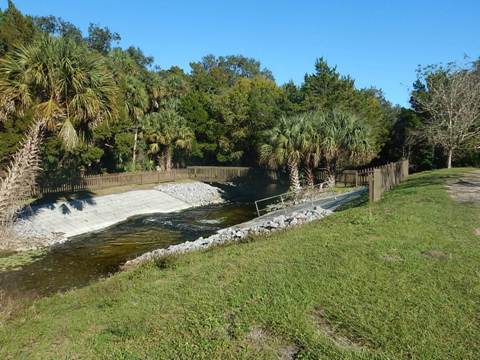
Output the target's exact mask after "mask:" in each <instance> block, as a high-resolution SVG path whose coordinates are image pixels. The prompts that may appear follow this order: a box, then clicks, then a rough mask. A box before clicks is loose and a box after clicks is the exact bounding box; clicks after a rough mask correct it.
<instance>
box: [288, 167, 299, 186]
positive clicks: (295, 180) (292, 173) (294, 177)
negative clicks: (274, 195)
mask: <svg viewBox="0 0 480 360" xmlns="http://www.w3.org/2000/svg"><path fill="white" fill-rule="evenodd" d="M287 168H288V176H289V178H290V189H291V190H292V191H295V192H297V191H299V190H300V177H299V175H298V163H297V162H296V161H291V162H289V163H288V164H287Z"/></svg>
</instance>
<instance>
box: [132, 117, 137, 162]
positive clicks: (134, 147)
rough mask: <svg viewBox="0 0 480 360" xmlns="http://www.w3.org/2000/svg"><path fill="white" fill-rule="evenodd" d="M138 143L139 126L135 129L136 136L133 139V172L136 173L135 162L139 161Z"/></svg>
mask: <svg viewBox="0 0 480 360" xmlns="http://www.w3.org/2000/svg"><path fill="white" fill-rule="evenodd" d="M137 142H138V126H136V127H135V135H134V137H133V157H132V168H133V171H135V169H136V166H135V162H136V160H137Z"/></svg>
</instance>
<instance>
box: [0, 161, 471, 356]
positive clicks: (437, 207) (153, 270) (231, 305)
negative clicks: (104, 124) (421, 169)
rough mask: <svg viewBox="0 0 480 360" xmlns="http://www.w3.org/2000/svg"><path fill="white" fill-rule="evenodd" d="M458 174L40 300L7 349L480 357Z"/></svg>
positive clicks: (13, 330)
mask: <svg viewBox="0 0 480 360" xmlns="http://www.w3.org/2000/svg"><path fill="white" fill-rule="evenodd" d="M458 173H459V171H458V170H457V171H437V172H427V173H422V174H418V175H415V176H412V177H411V178H410V180H409V181H408V182H406V183H404V184H403V185H401V186H399V187H398V188H396V189H395V190H392V191H391V192H389V193H387V194H385V196H384V199H383V200H382V201H380V202H379V203H376V204H374V205H367V204H363V205H362V204H360V205H359V206H357V207H349V208H348V207H347V208H345V209H343V210H342V211H340V212H339V213H338V214H336V215H334V216H331V217H329V218H326V219H324V220H321V221H317V222H314V223H310V224H308V225H305V226H303V227H301V228H296V229H293V230H289V231H284V232H280V233H276V234H272V235H270V236H266V237H262V238H257V239H254V241H250V242H245V243H241V244H236V245H231V246H224V247H218V248H215V249H211V250H209V251H207V252H203V253H194V254H189V255H185V256H180V257H175V258H170V259H168V261H157V263H156V264H155V263H150V264H146V265H145V266H142V267H140V268H138V269H135V270H133V271H128V272H124V273H120V274H117V275H115V276H113V277H111V278H109V279H106V280H102V281H99V282H97V283H95V284H92V285H91V286H88V287H86V288H83V289H79V290H74V291H70V292H68V293H66V294H58V295H55V296H52V297H50V298H46V299H42V300H40V301H37V302H35V303H34V304H33V305H32V306H31V307H29V308H28V309H25V310H22V311H20V313H18V314H17V315H16V316H15V318H13V319H11V320H8V321H7V322H6V323H4V324H3V325H2V326H1V327H0V358H2V359H9V358H12V359H13V358H15V359H17V358H28V359H48V358H53V359H58V358H68V359H70V358H118V359H145V358H165V359H173V358H180V359H193V358H205V359H228V358H278V356H279V354H281V353H286V352H287V349H290V352H291V353H296V358H298V359H316V358H325V359H349V358H351V359H403V358H406V359H412V358H415V359H453V358H456V359H478V358H480V336H479V334H480V270H479V269H480V239H479V237H477V236H476V235H475V234H474V229H475V228H476V227H479V219H480V217H479V215H480V207H477V206H475V205H471V204H457V203H454V202H452V201H451V200H450V199H449V198H448V196H447V194H446V192H445V190H444V181H445V179H447V178H449V177H451V176H456V175H458ZM432 250H436V251H439V252H440V251H441V252H442V256H440V257H431V256H427V255H425V254H426V253H428V252H429V251H432Z"/></svg>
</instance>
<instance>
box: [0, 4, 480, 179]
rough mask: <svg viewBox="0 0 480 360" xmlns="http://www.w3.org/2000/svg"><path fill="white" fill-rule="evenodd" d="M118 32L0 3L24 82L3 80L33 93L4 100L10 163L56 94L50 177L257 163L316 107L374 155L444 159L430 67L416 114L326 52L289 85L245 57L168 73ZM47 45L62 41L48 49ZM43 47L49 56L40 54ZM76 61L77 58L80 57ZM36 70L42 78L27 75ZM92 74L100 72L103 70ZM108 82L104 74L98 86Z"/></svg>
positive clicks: (3, 130)
mask: <svg viewBox="0 0 480 360" xmlns="http://www.w3.org/2000/svg"><path fill="white" fill-rule="evenodd" d="M42 39H43V40H42ZM120 39H121V38H120V35H119V34H118V33H116V32H115V31H112V30H110V29H109V28H107V27H103V26H101V25H97V24H93V23H92V24H90V26H89V28H88V32H87V34H83V33H82V32H81V30H80V29H79V28H78V27H77V26H75V25H74V24H72V23H70V22H68V21H66V20H63V19H61V18H59V17H55V16H52V15H49V16H38V17H30V16H25V15H23V14H22V13H21V12H20V11H19V10H18V9H17V8H16V7H15V5H14V4H13V3H12V1H9V2H8V6H7V8H6V9H4V10H0V67H2V66H3V68H5V66H7V65H8V64H9V65H8V66H11V67H12V66H14V65H15V64H16V63H18V64H17V65H18V66H17V68H18V69H17V70H19V71H17V77H16V78H12V76H11V74H12V73H9V72H8V71H4V72H3V74H0V86H2V87H3V88H4V89H10V90H11V91H13V92H14V91H16V90H15V89H16V88H15V86H17V85H18V84H21V83H24V84H25V87H22V88H21V89H29V96H30V97H29V98H28V99H29V102H25V104H24V109H23V110H24V111H11V110H12V109H11V107H12V106H13V105H12V102H11V101H10V100H9V98H8V97H6V95H5V94H6V93H4V94H2V95H0V104H1V106H2V108H1V109H0V115H2V114H3V115H4V116H2V118H3V121H1V122H0V162H1V164H2V167H3V166H4V165H5V164H7V163H8V160H9V158H10V156H11V155H12V154H13V153H14V152H15V151H16V150H17V148H18V145H19V143H20V139H21V138H22V137H23V136H24V135H25V134H26V133H27V130H28V129H29V127H30V126H31V123H32V121H33V120H34V119H35V118H36V117H35V116H37V117H38V115H35V114H36V113H35V109H37V110H38V106H39V104H42V102H45V101H46V100H48V99H47V98H45V96H46V95H48V94H53V95H54V96H53V98H52V99H59V101H60V103H59V104H58V109H59V110H58V111H57V112H56V113H55V112H54V113H52V114H53V115H52V116H51V121H50V123H51V124H53V126H51V127H49V128H48V129H47V131H46V132H45V133H44V136H45V139H44V141H43V145H42V149H41V150H42V151H41V152H42V169H43V173H46V172H48V174H49V177H51V178H52V177H57V178H62V177H66V176H74V175H75V174H78V173H79V172H80V171H82V172H86V173H101V172H118V171H130V170H139V169H150V168H152V167H155V166H160V167H163V168H170V167H174V166H179V165H185V164H211V165H215V164H222V165H258V164H259V160H260V154H259V149H260V148H261V146H262V144H263V145H265V144H268V141H267V139H266V138H265V136H266V135H265V134H267V133H268V131H270V130H272V129H277V130H278V131H280V130H281V129H291V130H292V129H294V130H295V131H297V130H298V129H297V127H295V126H294V125H292V124H290V123H285V124H283V125H282V124H281V123H279V121H280V119H283V118H288V119H293V120H289V121H293V122H295V121H297V120H298V119H300V118H302V116H306V115H305V114H311V113H315V114H323V116H326V117H327V118H328V116H332V118H331V119H333V120H332V121H326V120H325V122H324V123H323V125H321V126H324V127H326V125H327V124H328V125H329V126H335V124H337V122H336V121H337V120H338V121H339V122H338V123H341V121H340V120H339V119H344V120H345V119H350V120H349V121H350V122H345V123H346V124H347V123H348V124H351V123H352V124H353V123H354V124H355V126H358V129H362V136H363V137H364V138H363V140H365V141H366V143H368V146H369V150H368V153H369V157H372V156H373V157H374V156H375V154H377V157H376V159H375V160H374V161H377V162H385V161H388V160H396V159H398V158H400V157H408V158H410V159H411V161H412V162H413V163H414V165H416V166H417V167H418V168H429V167H432V166H438V165H439V164H440V163H443V162H444V161H445V152H444V151H443V150H442V149H443V146H444V144H442V143H441V141H440V142H432V141H430V140H431V139H430V140H429V139H427V138H426V137H425V136H424V137H422V136H420V134H422V133H423V134H424V133H425V132H424V131H423V132H422V130H424V129H425V126H426V124H429V123H432V121H431V117H429V116H428V114H427V113H426V112H425V111H424V109H421V107H420V104H422V101H421V100H420V99H421V97H422V96H424V95H425V94H427V95H428V94H431V93H432V87H431V86H429V81H430V80H428V79H430V78H432V76H434V75H433V74H428V75H427V76H426V77H422V78H421V79H419V81H418V82H417V83H416V84H415V86H414V91H413V93H412V109H402V108H399V107H395V106H392V105H391V104H390V103H389V102H388V101H387V100H386V99H385V97H384V95H383V93H382V91H381V90H379V89H376V88H373V87H372V88H365V89H361V88H357V87H356V86H355V81H354V80H353V78H352V77H350V76H349V75H343V74H341V73H340V72H339V70H338V69H337V68H336V67H335V66H331V65H329V64H328V63H327V61H326V60H325V59H324V58H322V57H320V58H318V59H317V60H316V62H315V66H314V69H313V71H312V72H311V73H308V74H306V75H305V77H304V80H303V82H302V83H301V84H298V85H297V84H295V83H294V82H292V81H290V82H288V83H286V84H283V85H281V86H279V85H278V84H277V83H276V82H275V79H274V77H273V75H272V72H271V71H270V70H268V69H266V68H264V67H263V66H262V64H261V63H260V62H259V61H258V60H256V59H252V58H249V57H245V56H243V55H229V56H214V55H207V56H205V57H203V58H202V59H201V60H200V61H196V62H195V61H194V62H191V63H190V69H189V71H186V70H183V69H181V68H180V67H178V66H172V67H171V68H169V69H160V68H158V67H156V66H155V63H154V59H153V57H151V56H148V55H146V54H144V53H143V51H142V50H141V49H140V48H138V47H136V46H130V47H127V48H121V47H119V46H118V42H119V41H120ZM42 41H43V44H45V42H47V43H51V44H56V45H55V46H53V45H52V46H47V47H45V45H41V44H42ZM42 46H43V48H42ZM25 49H29V50H28V51H30V53H31V54H37V55H38V57H39V58H40V57H41V56H40V55H42V56H43V58H45V61H44V62H40V63H41V64H44V65H45V66H44V67H42V68H41V71H40V67H35V66H34V64H39V62H38V61H39V59H36V58H34V57H32V58H31V61H30V60H28V61H30V62H28V61H27V60H25V61H23V60H22V61H17V60H19V59H20V57H21V54H22V53H24V52H25ZM42 49H43V50H44V49H48V51H49V52H48V53H45V54H42V51H43V50H42ZM62 51H63V52H62ZM52 52H55V54H53V53H52ZM75 54H77V55H78V56H77V55H75ZM32 56H33V55H32ZM47 58H48V59H49V60H48V59H47ZM72 59H76V60H75V61H74V62H73V63H72ZM80 60H82V61H80ZM42 61H43V60H42ZM94 63H95V64H94ZM72 64H73V65H72ZM42 66H43V65H42ZM81 67H82V69H84V70H85V71H86V73H85V74H84V75H82V74H81V72H79V71H77V70H79V69H80V68H81ZM478 68H479V67H478V63H476V65H475V67H473V68H472V69H471V70H470V71H477V72H478ZM20 69H23V70H22V71H20ZM88 69H92V71H90V70H88ZM93 69H95V71H94V70H93ZM34 71H37V75H38V77H37V81H38V83H37V84H33V83H31V81H30V80H31V78H29V77H28V76H27V74H32V73H33V72H34ZM96 73H98V74H103V75H101V77H97V75H95V74H96ZM8 74H10V75H8ZM22 74H24V75H25V76H22ZM37 75H36V76H37ZM53 75H54V77H55V79H60V80H59V81H60V82H61V84H62V85H61V86H60V85H59V86H58V88H59V89H60V88H61V89H62V92H61V94H60V92H58V91H56V90H55V89H54V88H52V87H51V86H47V85H45V84H48V81H49V79H52V76H53ZM84 76H85V77H84ZM449 76H450V75H449ZM102 78H103V79H106V78H108V81H107V82H104V83H102V82H101V81H100V79H102ZM28 79H30V80H28ZM86 79H89V80H88V81H87V80H86ZM27 80H28V81H30V82H28V81H27ZM107 83H108V85H107ZM57 85H58V84H57ZM107 88H108V89H107ZM19 89H20V88H17V90H19ZM107 90H108V91H107ZM13 92H11V93H10V94H13ZM106 93H108V94H109V95H108V108H109V111H111V114H112V116H111V118H110V119H109V120H108V121H105V122H101V121H98V117H99V116H100V115H99V114H100V113H98V112H97V114H94V113H95V111H94V109H100V108H105V107H104V105H106V102H105V101H104V100H102V99H103V97H102V96H103V95H101V94H106ZM16 99H17V100H15V102H14V103H15V104H17V103H19V102H20V97H18V98H16ZM25 99H26V98H25ZM51 104H53V102H52V103H51ZM44 108H45V107H44ZM45 109H47V110H48V108H45ZM52 109H53V108H52ZM52 109H50V110H52ZM37 114H38V112H37ZM67 114H68V115H67ZM328 114H330V115H328ZM332 114H344V115H342V116H344V117H341V116H340V115H335V116H333V115H332ZM79 119H82V120H81V121H80V120H79ZM295 119H297V120H295ZM351 119H355V120H351ZM334 120H335V121H334ZM342 121H343V120H342ZM345 121H346V120H345ZM65 124H67V125H65ZM69 124H71V126H70V125H69ZM169 124H170V125H169ZM332 124H333V125H332ZM315 126H317V127H315ZM315 126H314V127H313V128H314V129H317V130H315V131H316V132H317V133H318V134H324V132H322V131H324V130H325V129H324V128H318V124H317V125H315ZM301 129H303V128H301ZM292 131H293V130H292ZM175 133H178V134H175ZM59 134H60V135H65V136H66V135H70V136H71V138H74V137H75V136H76V138H75V139H76V140H75V142H70V143H68V142H65V141H63V142H62V141H61V140H60V139H59V138H58V135H59ZM338 134H340V135H339V136H344V135H341V134H342V133H341V132H339V133H338ZM279 136H280V135H279ZM345 136H346V135H345ZM437 138H438V136H437ZM168 139H170V140H168ZM336 139H337V138H336ZM337 140H338V143H339V144H346V143H345V142H342V141H343V140H342V141H341V139H337ZM337 140H336V141H337ZM474 140H475V139H474V138H471V139H469V140H468V141H465V142H462V144H461V146H460V145H458V146H457V147H456V150H455V153H454V156H453V159H454V162H455V161H458V163H460V161H463V162H464V163H471V162H472V161H476V160H475V159H477V158H478V156H476V155H475V154H476V153H475V151H476V150H475V146H474V145H473V144H474V142H475V141H474ZM315 141H317V140H315ZM317 143H318V141H317ZM318 144H319V143H318ZM277 145H278V144H277ZM275 146H276V145H275ZM306 148H307V149H310V150H311V148H310V147H308V146H307V147H306ZM464 149H466V150H465V151H464ZM310 150H309V151H310ZM315 154H316V153H315V151H310V152H308V153H307V155H305V157H304V158H302V159H304V160H302V161H304V162H302V161H300V162H299V163H298V164H297V166H298V168H299V169H301V168H302V167H304V168H305V169H307V170H308V171H309V174H310V175H308V176H307V177H310V180H309V181H311V170H312V167H314V165H315V166H327V165H328V164H326V159H327V158H328V157H327V156H324V157H323V158H322V159H323V160H322V161H323V163H322V161H319V162H318V161H315V159H316V157H315V156H316V155H315ZM338 154H340V152H339V153H338ZM341 154H345V153H343V152H342V153H341ZM339 159H341V161H340V160H339V161H336V160H335V162H336V164H337V163H338V165H339V166H342V167H346V166H358V165H361V164H360V163H359V162H358V161H353V158H349V157H348V156H343V155H342V156H341V157H339ZM349 159H350V160H349ZM355 159H356V158H355ZM332 161H333V160H332ZM362 161H363V163H365V162H367V159H366V158H362ZM278 163H279V164H287V162H285V163H283V162H281V161H279V162H278ZM328 166H330V167H332V168H333V167H335V168H336V166H337V165H335V166H333V165H331V164H330V165H328ZM332 171H333V170H332Z"/></svg>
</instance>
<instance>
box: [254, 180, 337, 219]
mask: <svg viewBox="0 0 480 360" xmlns="http://www.w3.org/2000/svg"><path fill="white" fill-rule="evenodd" d="M326 184H327V183H326V182H323V183H320V184H316V185H314V186H306V187H303V188H301V189H300V190H298V191H288V192H286V193H283V194H279V195H275V196H269V197H266V198H263V199H259V200H256V201H255V209H256V210H257V215H258V216H261V215H264V214H267V213H269V212H272V211H278V210H281V209H285V211H286V209H287V208H288V207H289V206H292V205H298V204H300V203H305V202H310V203H311V205H312V206H313V202H314V201H316V200H320V199H322V198H323V197H328V196H329V195H330V196H331V195H332V194H333V193H334V190H333V188H330V187H325V186H326ZM322 195H326V196H322Z"/></svg>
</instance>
